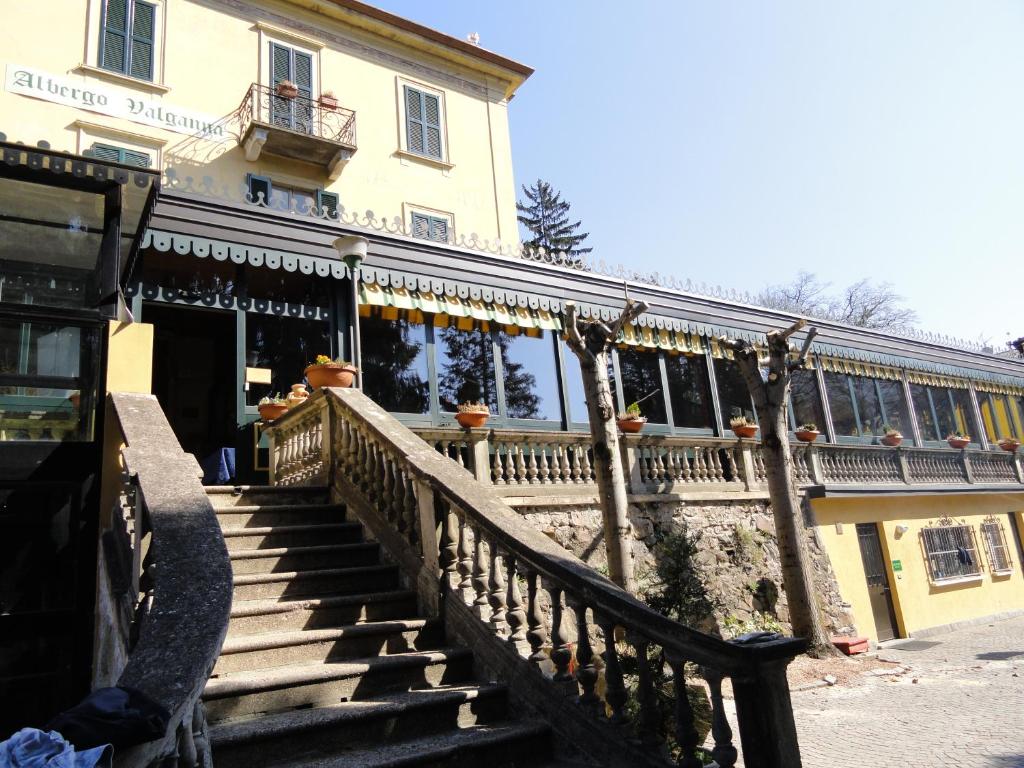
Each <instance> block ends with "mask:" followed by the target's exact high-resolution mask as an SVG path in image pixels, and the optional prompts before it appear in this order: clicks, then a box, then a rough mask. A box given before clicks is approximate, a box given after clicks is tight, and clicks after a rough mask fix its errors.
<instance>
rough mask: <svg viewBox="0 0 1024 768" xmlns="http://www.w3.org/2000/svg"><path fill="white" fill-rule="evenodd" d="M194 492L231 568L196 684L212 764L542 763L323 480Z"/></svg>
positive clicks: (521, 766)
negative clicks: (226, 603)
mask: <svg viewBox="0 0 1024 768" xmlns="http://www.w3.org/2000/svg"><path fill="white" fill-rule="evenodd" d="M208 493H209V496H210V499H211V501H212V503H213V506H214V508H215V510H216V512H217V517H218V519H219V521H220V524H221V528H222V530H223V532H224V539H225V542H226V543H227V548H228V552H229V555H230V558H231V564H232V570H233V572H234V580H235V581H234V602H233V605H232V608H231V620H230V624H229V626H228V634H227V639H226V640H225V642H224V646H223V649H222V651H221V655H220V658H219V659H218V661H217V664H216V666H215V668H214V670H213V675H212V676H211V678H210V680H209V682H208V683H207V685H206V688H205V691H204V693H203V702H204V706H205V711H206V717H207V720H208V721H209V723H210V742H211V746H212V749H213V759H214V763H215V765H216V766H217V768H233V767H234V766H239V767H244V768H252V766H287V767H288V768H307V767H311V766H339V767H340V766H344V767H345V768H371V767H372V768H377V767H383V766H451V767H456V766H458V767H460V768H461V767H463V766H464V767H466V768H468V767H469V766H480V765H487V766H488V768H526V767H528V766H529V767H533V766H553V765H556V763H555V762H553V761H552V758H551V735H550V730H549V728H548V727H547V726H546V725H545V724H543V723H539V722H536V721H530V720H523V719H517V718H515V717H514V716H513V715H512V714H511V713H510V711H509V708H508V702H507V691H506V689H505V687H504V686H502V685H497V684H488V683H481V682H478V681H476V680H475V679H474V675H473V653H472V651H470V650H469V649H468V648H464V647H458V646H453V645H451V644H450V643H448V642H447V639H446V637H445V631H444V627H443V626H442V624H441V623H440V622H439V621H438V620H437V619H431V618H422V617H420V616H419V615H418V611H417V599H416V594H415V593H414V592H411V591H409V590H406V589H404V588H403V587H402V584H401V580H400V576H399V572H398V568H397V566H394V565H389V564H386V563H385V562H384V561H383V559H382V557H381V552H380V549H379V545H378V544H377V543H375V542H368V541H366V540H365V539H364V536H363V528H362V526H361V525H360V524H359V523H358V522H355V521H350V520H346V517H345V508H344V506H339V505H332V504H330V503H329V501H328V497H327V492H326V490H325V489H323V488H298V487H281V486H276V487H269V486H268V487H241V488H232V487H216V488H210V489H208ZM559 764H560V763H559Z"/></svg>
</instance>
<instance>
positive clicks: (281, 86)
mask: <svg viewBox="0 0 1024 768" xmlns="http://www.w3.org/2000/svg"><path fill="white" fill-rule="evenodd" d="M274 93H276V94H277V95H278V96H281V97H283V98H286V99H294V98H295V97H296V96H298V95H299V87H298V86H297V85H295V83H292V82H289V81H287V80H282V81H281V82H280V83H278V84H277V85H275V86H274Z"/></svg>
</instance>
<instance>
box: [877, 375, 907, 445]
mask: <svg viewBox="0 0 1024 768" xmlns="http://www.w3.org/2000/svg"><path fill="white" fill-rule="evenodd" d="M878 389H879V390H880V391H881V393H882V405H883V406H884V410H885V421H886V423H888V424H890V425H891V426H893V427H895V428H896V429H898V430H899V431H900V432H902V433H903V434H904V435H910V434H911V431H912V430H911V428H910V413H909V411H908V410H907V400H906V398H905V397H904V393H903V384H901V383H900V382H898V381H879V382H878Z"/></svg>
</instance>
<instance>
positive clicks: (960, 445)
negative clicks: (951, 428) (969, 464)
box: [946, 437, 971, 450]
mask: <svg viewBox="0 0 1024 768" xmlns="http://www.w3.org/2000/svg"><path fill="white" fill-rule="evenodd" d="M946 442H947V443H949V447H950V448H956V449H957V450H963V449H964V448H966V447H967V446H968V445H970V444H971V441H970V440H966V439H964V438H962V437H947V438H946Z"/></svg>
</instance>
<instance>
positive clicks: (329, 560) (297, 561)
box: [228, 542, 380, 576]
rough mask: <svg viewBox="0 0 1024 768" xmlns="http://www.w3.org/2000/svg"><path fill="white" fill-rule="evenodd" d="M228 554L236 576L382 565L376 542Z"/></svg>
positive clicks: (247, 550) (248, 550) (256, 550)
mask: <svg viewBox="0 0 1024 768" xmlns="http://www.w3.org/2000/svg"><path fill="white" fill-rule="evenodd" d="M228 554H229V556H230V558H231V570H232V572H233V573H234V574H235V575H236V576H241V575H244V574H250V573H285V572H289V573H290V572H296V571H316V570H323V569H325V568H350V567H354V566H361V565H379V564H380V545H379V544H377V543H376V542H361V543H359V544H327V545H324V546H316V547H280V548H277V549H242V550H235V551H233V552H229V553H228Z"/></svg>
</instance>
